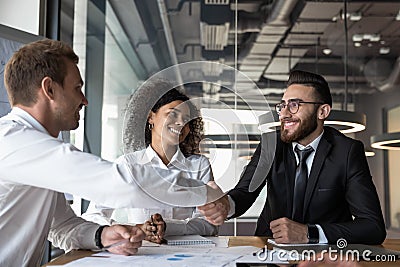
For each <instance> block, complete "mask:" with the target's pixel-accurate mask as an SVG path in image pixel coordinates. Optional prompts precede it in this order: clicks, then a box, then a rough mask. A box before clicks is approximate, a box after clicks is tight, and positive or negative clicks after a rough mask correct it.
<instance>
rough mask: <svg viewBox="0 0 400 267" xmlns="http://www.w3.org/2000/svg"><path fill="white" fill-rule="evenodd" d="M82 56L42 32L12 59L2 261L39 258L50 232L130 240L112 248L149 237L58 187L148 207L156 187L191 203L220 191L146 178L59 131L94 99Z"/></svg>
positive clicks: (65, 240) (65, 243)
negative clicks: (104, 218)
mask: <svg viewBox="0 0 400 267" xmlns="http://www.w3.org/2000/svg"><path fill="white" fill-rule="evenodd" d="M77 63H78V57H77V55H76V54H75V53H74V51H73V50H72V49H71V48H70V47H69V46H67V45H65V44H63V43H62V42H59V41H53V40H42V41H38V42H34V43H31V44H28V45H25V46H24V47H22V48H21V49H20V50H18V51H17V52H16V53H15V54H14V55H13V57H12V58H11V59H10V61H9V62H8V63H7V65H6V68H5V73H4V77H5V79H4V80H5V85H6V89H7V93H8V96H9V100H10V104H11V106H12V107H13V108H12V111H11V112H10V113H9V114H8V115H6V116H4V117H2V118H1V119H0V148H1V149H0V248H1V249H0V266H37V265H38V264H39V263H40V259H41V258H42V255H43V251H44V245H45V240H46V238H48V239H49V240H50V241H52V242H53V244H54V245H55V246H59V247H61V248H64V249H67V250H69V249H75V248H84V249H96V248H102V247H104V246H108V245H111V244H113V243H116V242H119V241H122V240H126V242H125V243H124V244H122V245H120V246H116V247H113V248H111V249H109V251H111V252H114V253H119V254H124V255H130V254H133V253H136V251H137V248H138V247H139V246H140V245H141V240H143V238H144V235H143V233H142V232H141V231H140V230H139V229H138V228H136V227H127V226H124V227H123V226H111V227H99V225H98V224H94V223H90V222H86V221H85V220H83V219H81V218H78V217H77V216H75V214H74V213H73V211H72V210H71V208H70V207H69V205H68V204H67V203H66V200H65V197H64V196H63V194H61V193H59V192H66V193H70V194H74V195H77V196H80V197H83V198H85V199H90V200H94V201H95V202H96V203H99V204H102V205H105V206H107V207H113V208H122V207H146V206H147V205H151V204H152V200H153V198H152V196H151V195H152V194H154V195H157V196H158V198H159V199H164V200H166V203H170V204H171V203H172V204H176V203H178V204H180V205H182V203H184V205H187V206H197V205H199V203H202V204H204V203H206V202H208V201H210V200H215V199H217V198H219V197H220V195H221V191H220V190H218V189H212V188H210V187H208V186H205V185H204V184H203V183H202V182H201V181H196V180H192V179H179V182H177V183H176V184H171V183H169V182H168V179H166V180H163V179H159V181H158V182H156V183H155V182H154V181H152V183H146V179H145V177H146V174H147V173H146V172H147V170H142V169H140V168H135V167H133V166H132V165H134V164H135V163H132V164H127V163H126V162H123V163H120V164H116V163H111V162H107V161H104V160H102V159H100V158H98V157H96V156H94V155H90V154H87V153H82V152H81V151H79V150H78V149H76V148H75V147H74V146H72V145H71V144H67V143H63V142H62V141H61V140H59V139H57V136H58V135H59V133H60V131H67V130H72V129H76V128H77V127H78V124H79V111H80V109H81V108H82V107H83V106H85V105H87V104H88V101H87V99H86V98H85V96H84V95H83V93H82V91H81V88H82V86H83V81H82V78H81V76H80V73H79V70H78V68H77ZM170 175H172V174H170ZM166 178H168V177H166ZM141 187H143V188H146V193H145V192H143V191H142V190H141ZM171 194H173V198H172V197H171ZM149 195H150V196H149ZM168 199H171V201H168Z"/></svg>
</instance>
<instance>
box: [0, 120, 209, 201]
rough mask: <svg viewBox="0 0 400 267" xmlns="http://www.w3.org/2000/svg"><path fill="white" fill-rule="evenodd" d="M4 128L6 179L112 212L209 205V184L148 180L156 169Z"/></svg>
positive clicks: (13, 125) (2, 173) (0, 172)
mask: <svg viewBox="0 0 400 267" xmlns="http://www.w3.org/2000/svg"><path fill="white" fill-rule="evenodd" d="M1 123H2V124H1V125H0V147H1V150H0V177H2V179H3V180H7V181H10V182H15V183H20V184H25V185H30V186H35V187H40V188H46V189H50V190H54V191H58V192H65V193H70V194H73V195H76V196H79V197H81V198H85V199H90V200H93V201H94V202H96V203H98V204H102V205H104V206H107V207H112V208H120V207H146V206H149V205H151V206H154V204H156V203H157V202H156V201H154V198H156V199H158V200H161V201H163V202H165V203H168V204H170V205H175V206H177V205H179V206H192V207H193V206H200V205H203V204H205V203H206V201H207V191H208V190H207V188H206V186H204V184H203V182H201V181H198V180H194V179H187V178H185V177H183V176H182V175H181V174H180V173H179V171H176V172H163V173H160V175H161V176H162V177H163V178H164V179H158V180H157V181H149V180H148V179H146V175H147V172H148V171H152V170H148V169H143V168H140V165H139V164H135V163H132V164H129V163H128V162H127V161H124V162H122V163H121V164H116V163H111V162H108V161H105V160H102V159H100V158H99V157H97V156H94V155H91V154H88V153H83V152H81V151H79V150H78V149H76V148H75V147H74V146H72V145H71V144H66V143H63V142H62V141H60V140H58V139H56V138H53V137H51V136H49V135H48V134H46V133H43V132H40V131H38V130H35V129H33V128H29V127H26V126H25V125H23V124H21V123H17V122H14V121H8V122H7V123H5V122H4V121H2V122H1ZM161 171H162V170H161ZM172 177H173V178H174V179H172ZM175 177H177V178H176V179H175Z"/></svg>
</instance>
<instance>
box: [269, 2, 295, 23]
mask: <svg viewBox="0 0 400 267" xmlns="http://www.w3.org/2000/svg"><path fill="white" fill-rule="evenodd" d="M297 2H298V0H276V1H275V2H274V4H273V5H272V10H271V12H266V13H267V14H266V15H269V16H268V17H267V19H266V20H265V24H266V25H271V26H291V24H292V22H291V21H290V14H291V13H292V11H293V9H294V7H295V6H296V5H297Z"/></svg>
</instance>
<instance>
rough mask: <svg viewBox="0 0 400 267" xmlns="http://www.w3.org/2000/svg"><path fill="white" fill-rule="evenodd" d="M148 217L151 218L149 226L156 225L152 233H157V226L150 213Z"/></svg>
mask: <svg viewBox="0 0 400 267" xmlns="http://www.w3.org/2000/svg"><path fill="white" fill-rule="evenodd" d="M150 218H151V226H155V227H156V230H154V231H153V234H154V235H157V226H156V224H155V223H154V220H153V215H151V216H150Z"/></svg>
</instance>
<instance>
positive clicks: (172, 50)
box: [157, 0, 183, 85]
mask: <svg viewBox="0 0 400 267" xmlns="http://www.w3.org/2000/svg"><path fill="white" fill-rule="evenodd" d="M157 4H158V9H159V11H160V17H161V22H162V25H163V30H164V34H165V39H166V41H167V45H168V51H169V55H170V57H171V62H172V65H177V64H178V57H177V56H176V51H175V44H174V39H173V36H172V33H171V26H170V24H169V19H168V13H167V8H166V6H165V2H164V0H158V1H157ZM175 70H176V79H177V81H178V83H179V84H180V85H182V84H183V80H182V76H181V73H180V72H179V68H175Z"/></svg>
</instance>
